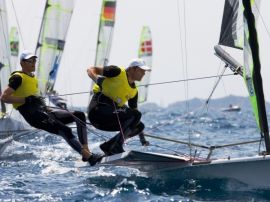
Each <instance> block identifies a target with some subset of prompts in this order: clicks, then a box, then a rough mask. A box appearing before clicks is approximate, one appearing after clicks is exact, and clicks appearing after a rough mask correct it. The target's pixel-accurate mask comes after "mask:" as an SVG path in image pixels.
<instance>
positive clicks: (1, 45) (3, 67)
mask: <svg viewBox="0 0 270 202" xmlns="http://www.w3.org/2000/svg"><path fill="white" fill-rule="evenodd" d="M10 73H11V67H10V46H9V35H8V23H7V11H6V3H5V0H0V94H2V92H3V91H4V89H5V88H6V87H7V85H8V78H9V75H10ZM8 106H10V105H6V104H4V103H3V102H2V101H1V114H0V117H2V116H3V115H4V114H5V113H6V112H7V107H8Z"/></svg>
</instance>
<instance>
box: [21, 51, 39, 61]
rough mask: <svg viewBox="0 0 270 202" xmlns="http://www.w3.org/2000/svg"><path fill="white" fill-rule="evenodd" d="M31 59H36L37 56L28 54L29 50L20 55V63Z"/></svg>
mask: <svg viewBox="0 0 270 202" xmlns="http://www.w3.org/2000/svg"><path fill="white" fill-rule="evenodd" d="M32 57H35V58H37V56H36V55H35V54H33V53H32V52H30V51H29V50H24V51H23V52H22V53H21V55H20V61H22V60H27V59H30V58H32Z"/></svg>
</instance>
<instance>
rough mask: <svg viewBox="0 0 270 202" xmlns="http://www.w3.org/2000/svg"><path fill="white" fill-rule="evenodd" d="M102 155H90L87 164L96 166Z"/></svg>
mask: <svg viewBox="0 0 270 202" xmlns="http://www.w3.org/2000/svg"><path fill="white" fill-rule="evenodd" d="M103 156H104V155H99V154H94V153H91V156H90V157H89V159H88V162H89V164H90V165H91V166H94V165H96V163H99V162H100V161H101V159H102V158H103Z"/></svg>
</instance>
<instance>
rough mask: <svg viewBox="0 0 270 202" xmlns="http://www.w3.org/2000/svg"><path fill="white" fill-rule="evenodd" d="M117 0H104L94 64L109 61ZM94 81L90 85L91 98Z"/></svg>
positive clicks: (98, 64)
mask: <svg viewBox="0 0 270 202" xmlns="http://www.w3.org/2000/svg"><path fill="white" fill-rule="evenodd" d="M115 12H116V0H103V1H102V6H101V12H100V18H99V28H98V38H97V45H96V56H95V63H94V66H102V67H103V66H106V65H108V63H109V57H110V51H111V44H112V39H113V30H114V24H115ZM93 85H94V83H93V82H92V83H91V86H90V97H89V98H90V99H89V102H90V100H91V97H92V89H93Z"/></svg>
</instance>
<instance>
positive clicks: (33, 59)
mask: <svg viewBox="0 0 270 202" xmlns="http://www.w3.org/2000/svg"><path fill="white" fill-rule="evenodd" d="M23 61H24V62H28V63H34V62H36V61H37V59H36V58H31V59H27V60H23Z"/></svg>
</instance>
